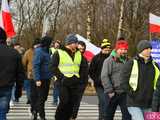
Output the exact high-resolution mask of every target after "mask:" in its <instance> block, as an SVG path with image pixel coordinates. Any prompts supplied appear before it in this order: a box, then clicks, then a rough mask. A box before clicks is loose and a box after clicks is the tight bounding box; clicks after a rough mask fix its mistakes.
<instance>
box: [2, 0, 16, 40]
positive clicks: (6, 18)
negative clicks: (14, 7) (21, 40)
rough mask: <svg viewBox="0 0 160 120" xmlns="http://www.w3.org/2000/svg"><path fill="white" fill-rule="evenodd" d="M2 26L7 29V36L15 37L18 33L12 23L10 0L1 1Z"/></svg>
mask: <svg viewBox="0 0 160 120" xmlns="http://www.w3.org/2000/svg"><path fill="white" fill-rule="evenodd" d="M0 27H1V28H3V29H4V30H5V31H6V34H7V37H9V38H10V37H13V36H14V35H15V34H16V33H15V31H14V27H13V23H12V17H11V14H10V11H9V5H8V0H2V1H1V11H0Z"/></svg>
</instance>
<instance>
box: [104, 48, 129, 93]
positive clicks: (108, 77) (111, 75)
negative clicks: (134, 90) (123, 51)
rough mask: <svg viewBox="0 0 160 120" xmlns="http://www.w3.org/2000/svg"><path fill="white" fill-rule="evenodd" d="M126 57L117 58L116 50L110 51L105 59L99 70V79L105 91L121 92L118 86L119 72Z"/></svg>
mask: <svg viewBox="0 0 160 120" xmlns="http://www.w3.org/2000/svg"><path fill="white" fill-rule="evenodd" d="M127 60H128V59H127V58H125V57H124V58H120V57H119V58H117V57H116V52H115V51H112V53H111V55H110V56H109V57H108V58H107V59H105V61H104V63H103V67H102V72H101V81H102V85H103V87H104V92H105V93H112V92H116V93H122V92H123V90H122V89H121V88H120V77H121V76H120V72H121V70H122V67H123V66H124V63H125V62H126V61H127Z"/></svg>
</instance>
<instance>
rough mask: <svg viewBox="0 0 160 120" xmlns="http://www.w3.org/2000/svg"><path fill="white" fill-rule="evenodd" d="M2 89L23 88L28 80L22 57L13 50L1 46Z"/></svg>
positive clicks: (0, 78) (0, 85) (3, 45)
mask: <svg viewBox="0 0 160 120" xmlns="http://www.w3.org/2000/svg"><path fill="white" fill-rule="evenodd" d="M0 63H1V64H0V87H9V86H13V84H14V83H15V82H16V84H17V85H19V86H22V84H23V80H24V79H26V77H25V72H24V68H23V65H22V58H21V55H20V54H19V53H18V52H17V51H16V50H15V49H13V48H10V47H8V46H7V45H5V44H0Z"/></svg>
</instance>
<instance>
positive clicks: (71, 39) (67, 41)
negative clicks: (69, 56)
mask: <svg viewBox="0 0 160 120" xmlns="http://www.w3.org/2000/svg"><path fill="white" fill-rule="evenodd" d="M77 42H78V39H77V37H76V36H75V34H69V35H67V37H66V38H65V39H64V44H65V45H69V44H72V43H77Z"/></svg>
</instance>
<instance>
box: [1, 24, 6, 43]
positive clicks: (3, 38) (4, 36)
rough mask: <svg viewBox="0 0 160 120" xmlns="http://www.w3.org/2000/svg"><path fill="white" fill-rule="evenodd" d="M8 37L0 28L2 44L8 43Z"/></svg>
mask: <svg viewBox="0 0 160 120" xmlns="http://www.w3.org/2000/svg"><path fill="white" fill-rule="evenodd" d="M6 39H7V35H6V32H5V31H4V30H3V29H2V28H1V27H0V42H6Z"/></svg>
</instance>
